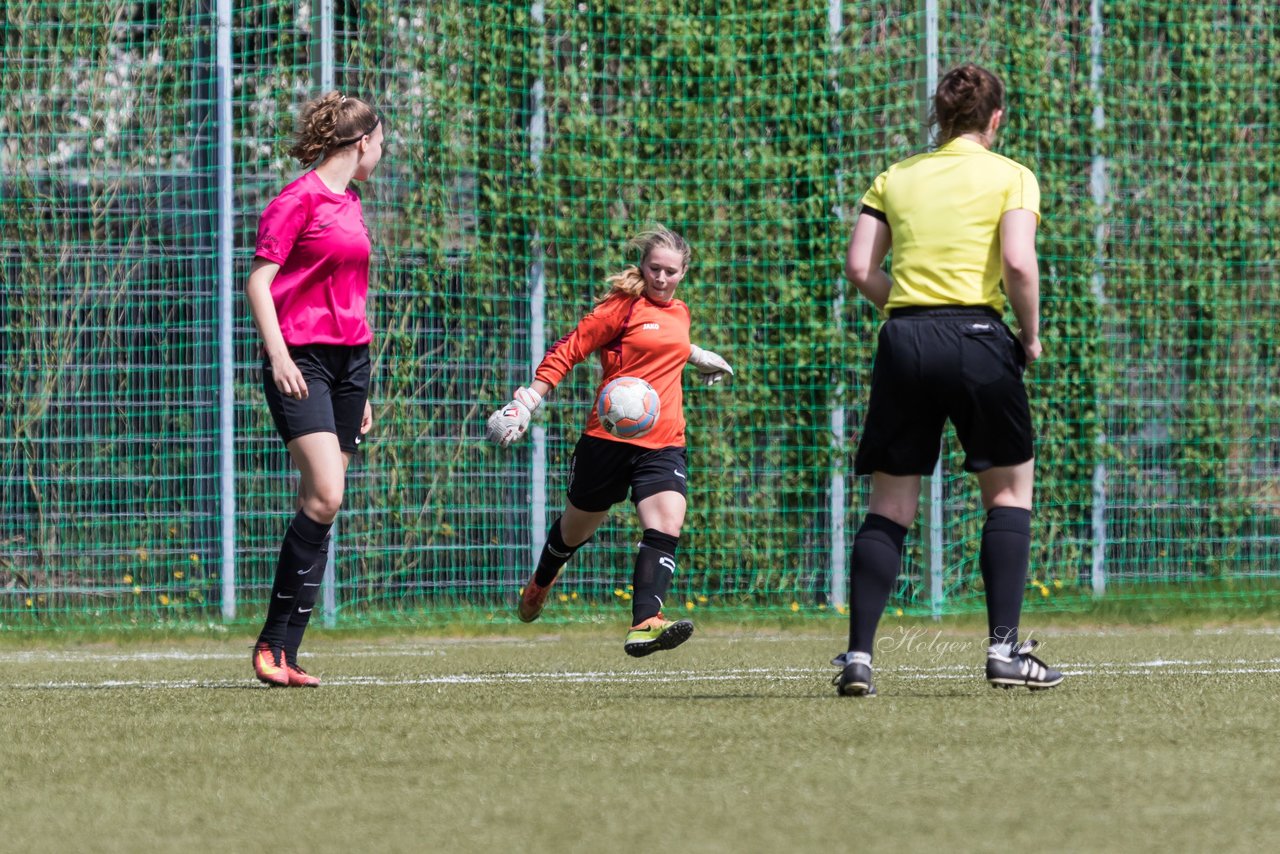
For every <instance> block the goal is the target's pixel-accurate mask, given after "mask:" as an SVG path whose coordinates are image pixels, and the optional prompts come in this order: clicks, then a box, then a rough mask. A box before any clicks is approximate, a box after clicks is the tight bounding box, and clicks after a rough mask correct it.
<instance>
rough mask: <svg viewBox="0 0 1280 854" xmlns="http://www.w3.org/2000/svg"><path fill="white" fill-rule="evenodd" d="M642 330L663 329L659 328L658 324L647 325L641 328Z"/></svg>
mask: <svg viewBox="0 0 1280 854" xmlns="http://www.w3.org/2000/svg"><path fill="white" fill-rule="evenodd" d="M640 328H641V329H660V328H661V327H660V326H658V324H656V323H646V324H645V325H644V326H641V327H640Z"/></svg>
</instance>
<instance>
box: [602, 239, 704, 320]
mask: <svg viewBox="0 0 1280 854" xmlns="http://www.w3.org/2000/svg"><path fill="white" fill-rule="evenodd" d="M627 248H628V249H634V250H636V251H638V252H639V253H640V264H639V265H637V264H629V265H627V266H626V267H625V268H623V269H622V270H621V271H619V272H617V273H614V274H613V275H612V276H609V277H608V278H607V279H605V284H607V285H608V286H609V291H608V292H607V293H606V294H605V295H604V296H602V297H601V298H600V300H599V301H600V302H603V301H605V300H607V299H608V298H609V297H611V296H614V295H615V294H623V295H625V296H630V297H638V296H640V295H641V294H643V293H644V274H643V273H641V272H640V267H641V266H643V265H644V262H645V261H647V260H649V253H650V252H652V251H653V250H655V249H670V250H671V251H673V252H679V253H680V257H681V258H682V259H684V267H685V269H688V267H689V261H690V259H692V258H693V250H692V249H691V248H689V243H688V242H687V241H686V240H685V239H684V238H683V237H681V236H680V235H679V234H677V233H676V232H674V231H672V230H671V229H669V228H667V227H666V226H665V225H655V226H653V227H652V228H647V229H645V230H644V231H642V232H640V233H639V234H637V235H635V236H634V237H632V238H631V239H630V240H628V241H627Z"/></svg>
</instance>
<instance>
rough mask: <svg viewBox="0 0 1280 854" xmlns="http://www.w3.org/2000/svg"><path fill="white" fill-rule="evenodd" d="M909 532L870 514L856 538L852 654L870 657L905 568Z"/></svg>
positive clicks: (851, 590) (851, 586)
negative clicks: (882, 617)
mask: <svg viewBox="0 0 1280 854" xmlns="http://www.w3.org/2000/svg"><path fill="white" fill-rule="evenodd" d="M906 537H907V529H906V528H904V527H902V526H901V525H899V524H898V523H897V522H895V521H893V520H892V519H890V518H888V517H887V516H881V515H879V514H878V513H868V514H867V516H866V518H865V519H863V520H862V527H861V528H859V529H858V534H857V536H855V537H854V538H853V569H852V572H851V573H850V578H849V651H850V652H865V653H867V654H868V655H870V654H871V647H872V644H873V643H874V641H875V638H876V626H878V625H879V624H880V615H881V614H883V613H884V608H885V606H886V605H888V604H889V594H890V593H892V592H893V583H894V582H895V581H896V580H897V578H898V569H899V567H900V566H901V564H902V542H903V540H905V539H906Z"/></svg>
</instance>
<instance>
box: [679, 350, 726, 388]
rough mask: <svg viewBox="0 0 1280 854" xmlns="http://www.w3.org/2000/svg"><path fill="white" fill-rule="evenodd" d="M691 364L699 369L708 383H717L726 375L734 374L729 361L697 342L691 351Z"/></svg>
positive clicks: (703, 379)
mask: <svg viewBox="0 0 1280 854" xmlns="http://www.w3.org/2000/svg"><path fill="white" fill-rule="evenodd" d="M689 364H691V365H693V366H694V367H695V368H697V369H698V373H699V374H701V375H702V381H703V382H704V383H706V384H707V385H715V384H716V383H718V382H720V380H722V379H724V378H725V377H728V376H733V368H731V367H729V363H728V362H726V361H725V360H724V359H722V358H721V357H720V356H718V355H716V354H715V353H712V352H711V351H710V350H703V349H702V348H701V347H699V346H698V345H697V344H694V345H693V348H692V349H691V350H690V351H689Z"/></svg>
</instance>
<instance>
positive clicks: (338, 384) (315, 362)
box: [262, 344, 370, 454]
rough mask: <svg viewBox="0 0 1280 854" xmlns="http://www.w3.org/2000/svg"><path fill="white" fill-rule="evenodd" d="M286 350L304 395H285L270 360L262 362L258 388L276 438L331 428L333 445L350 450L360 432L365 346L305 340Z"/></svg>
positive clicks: (356, 446) (357, 443) (365, 377)
mask: <svg viewBox="0 0 1280 854" xmlns="http://www.w3.org/2000/svg"><path fill="white" fill-rule="evenodd" d="M289 355H290V356H291V357H292V358H293V363H294V364H295V365H297V366H298V370H299V371H301V372H302V378H303V379H304V380H306V382H307V397H306V399H305V400H298V399H297V398H294V397H286V396H285V395H283V394H281V393H280V390H279V389H278V388H276V383H275V380H274V379H273V378H272V374H271V360H270V359H263V362H262V390H263V392H264V393H265V394H266V397H267V406H268V407H270V408H271V418H272V420H274V421H275V423H276V430H277V431H278V432H279V433H280V438H281V439H283V440H284V443H285V444H286V445H287V444H289V443H290V442H292V441H293V440H294V439H296V438H298V437H299V436H305V435H307V434H308V433H334V434H337V436H338V446H339V447H340V448H342V450H343V451H345V452H346V453H348V454H354V453H355V452H356V451H357V450H358V449H359V446H360V442H361V440H362V439H363V436H361V434H360V421H361V419H362V418H364V404H365V401H366V400H368V399H369V374H370V362H369V347H368V345H367V344H362V345H360V346H357V347H348V346H346V345H342V344H307V345H304V346H300V347H290V348H289Z"/></svg>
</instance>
